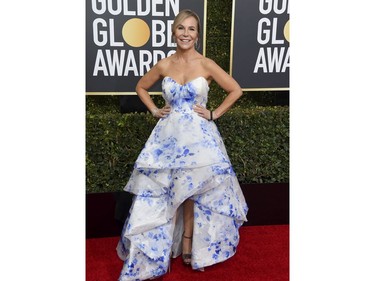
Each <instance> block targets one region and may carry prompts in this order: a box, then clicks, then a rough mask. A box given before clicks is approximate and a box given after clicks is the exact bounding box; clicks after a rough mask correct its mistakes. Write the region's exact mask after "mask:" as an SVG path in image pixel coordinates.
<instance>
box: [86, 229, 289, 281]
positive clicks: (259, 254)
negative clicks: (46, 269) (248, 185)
mask: <svg viewBox="0 0 375 281" xmlns="http://www.w3.org/2000/svg"><path fill="white" fill-rule="evenodd" d="M118 239H119V237H109V238H95V239H87V240H86V281H116V280H117V279H118V277H119V274H120V271H121V268H122V264H123V262H122V261H121V260H120V259H119V258H118V257H117V254H116V245H117V242H118ZM154 280H156V281H172V280H173V281H177V280H178V281H195V280H202V281H216V280H225V281H244V280H246V281H287V280H289V225H270V226H243V227H242V228H240V244H239V246H238V250H237V253H236V254H235V255H234V256H233V257H232V258H230V259H229V260H227V261H225V262H223V263H219V264H216V265H213V266H211V267H207V268H206V269H205V271H204V272H197V271H193V270H192V269H191V268H189V267H186V266H183V264H182V261H181V258H180V257H178V258H176V259H173V260H172V266H171V272H170V273H168V274H166V275H164V276H163V277H160V278H158V279H154Z"/></svg>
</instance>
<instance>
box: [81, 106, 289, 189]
mask: <svg viewBox="0 0 375 281" xmlns="http://www.w3.org/2000/svg"><path fill="white" fill-rule="evenodd" d="M155 124H156V120H155V119H154V118H153V117H152V115H151V114H149V113H147V114H145V113H129V114H120V113H116V112H107V113H101V114H97V113H90V112H89V111H88V112H87V113H86V191H87V192H88V193H92V192H111V191H121V190H122V189H123V187H124V186H125V184H126V182H127V180H128V179H129V176H130V173H131V171H132V170H133V165H134V161H135V160H136V159H137V157H138V154H139V152H140V151H141V149H142V148H143V146H144V143H145V142H146V140H147V138H148V137H149V135H150V133H151V131H152V129H153V127H154V126H155ZM216 124H217V125H218V127H219V130H220V132H221V134H222V137H223V139H224V142H225V145H226V148H227V151H228V154H229V157H230V159H231V161H232V164H233V167H234V170H235V172H236V173H237V177H238V179H239V181H240V183H281V182H289V107H280V106H277V107H253V108H248V109H243V108H234V109H232V110H231V111H229V112H227V113H226V114H225V115H224V116H222V117H221V118H220V119H219V120H217V121H216Z"/></svg>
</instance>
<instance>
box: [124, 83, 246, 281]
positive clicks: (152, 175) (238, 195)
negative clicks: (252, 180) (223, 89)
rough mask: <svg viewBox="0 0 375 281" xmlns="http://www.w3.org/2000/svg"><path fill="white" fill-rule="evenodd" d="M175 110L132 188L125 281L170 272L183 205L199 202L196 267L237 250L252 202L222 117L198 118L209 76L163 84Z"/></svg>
mask: <svg viewBox="0 0 375 281" xmlns="http://www.w3.org/2000/svg"><path fill="white" fill-rule="evenodd" d="M162 88H163V98H164V99H165V101H166V103H168V104H169V105H170V106H171V113H170V114H169V115H168V116H167V117H165V118H162V119H160V120H159V121H158V123H157V124H156V126H155V128H154V130H153V131H152V133H151V135H150V137H149V139H148V140H147V142H146V144H145V146H144V148H143V150H142V151H141V153H140V155H139V156H138V159H137V160H136V162H135V165H134V170H133V173H132V175H131V177H130V179H129V182H128V183H127V185H126V186H125V188H124V190H125V191H128V192H131V193H133V194H134V195H135V196H134V197H133V203H132V206H131V208H130V211H129V216H128V218H127V220H126V222H125V224H124V228H123V231H122V235H121V239H120V241H119V243H118V246H117V252H118V254H119V257H120V258H121V259H122V260H124V266H123V269H122V271H121V274H120V277H119V280H120V281H125V280H145V279H148V278H151V277H157V276H160V275H163V274H165V273H166V272H167V269H168V265H169V262H170V257H177V256H179V255H180V254H181V237H182V233H183V220H182V203H183V202H184V201H185V200H186V199H188V198H190V199H192V200H194V202H195V203H194V232H193V245H192V267H193V269H199V268H202V267H207V266H209V265H213V264H215V263H218V262H222V261H225V260H226V259H228V258H230V257H231V256H233V255H234V254H235V252H236V248H237V245H238V243H239V232H238V229H239V228H240V226H241V225H242V224H243V222H244V221H246V214H247V212H248V207H247V204H246V202H245V199H244V196H243V193H242V191H241V187H240V185H239V183H238V180H237V177H236V175H235V173H234V171H233V168H232V165H231V163H230V160H229V157H228V155H227V152H226V149H225V146H224V143H223V140H222V138H221V136H220V133H219V131H218V129H217V127H216V125H215V123H214V122H210V121H208V120H206V119H204V118H201V117H199V116H198V114H197V113H195V112H194V110H193V106H194V104H200V105H202V106H206V103H207V95H208V91H209V86H208V83H207V81H206V79H205V78H204V77H197V78H196V79H194V80H192V81H189V82H188V83H186V84H184V85H180V84H179V83H177V82H176V81H174V80H173V79H172V78H171V77H165V78H164V79H163V82H162Z"/></svg>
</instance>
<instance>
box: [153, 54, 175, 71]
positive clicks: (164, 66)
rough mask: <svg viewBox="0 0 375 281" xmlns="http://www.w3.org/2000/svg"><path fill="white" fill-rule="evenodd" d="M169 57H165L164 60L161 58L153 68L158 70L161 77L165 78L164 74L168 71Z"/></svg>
mask: <svg viewBox="0 0 375 281" xmlns="http://www.w3.org/2000/svg"><path fill="white" fill-rule="evenodd" d="M171 60H172V58H171V56H169V57H166V58H163V59H161V60H159V61H158V62H157V63H156V64H155V66H154V67H156V68H157V69H158V72H159V73H160V74H161V75H162V76H165V74H166V72H167V71H168V69H169V68H170V65H171Z"/></svg>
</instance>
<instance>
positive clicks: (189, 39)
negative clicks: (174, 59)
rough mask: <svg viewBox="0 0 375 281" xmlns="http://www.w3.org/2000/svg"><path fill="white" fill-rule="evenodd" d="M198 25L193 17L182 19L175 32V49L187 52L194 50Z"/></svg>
mask: <svg viewBox="0 0 375 281" xmlns="http://www.w3.org/2000/svg"><path fill="white" fill-rule="evenodd" d="M197 26H198V23H197V21H196V19H195V18H194V17H188V18H186V19H184V20H183V21H182V22H181V23H180V24H179V25H177V27H176V30H175V34H174V35H175V38H176V43H177V47H179V48H181V49H184V50H187V49H190V48H194V44H195V42H196V41H197V40H198V27H197Z"/></svg>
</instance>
